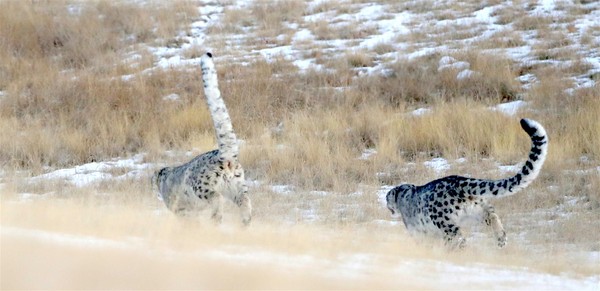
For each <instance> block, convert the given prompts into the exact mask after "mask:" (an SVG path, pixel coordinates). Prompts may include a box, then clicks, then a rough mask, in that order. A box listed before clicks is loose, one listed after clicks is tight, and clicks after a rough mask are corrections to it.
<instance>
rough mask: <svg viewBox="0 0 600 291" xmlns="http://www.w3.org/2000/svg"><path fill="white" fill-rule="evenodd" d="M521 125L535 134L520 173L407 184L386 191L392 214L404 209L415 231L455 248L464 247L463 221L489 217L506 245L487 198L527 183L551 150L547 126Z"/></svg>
mask: <svg viewBox="0 0 600 291" xmlns="http://www.w3.org/2000/svg"><path fill="white" fill-rule="evenodd" d="M521 127H522V128H523V130H525V132H527V134H528V135H529V136H530V138H531V142H532V145H531V150H530V152H529V158H528V159H527V161H526V162H525V164H524V165H523V167H522V168H521V171H519V172H518V173H517V174H516V175H514V176H512V177H509V178H505V179H500V180H483V179H474V178H467V177H461V176H448V177H444V178H441V179H438V180H434V181H431V182H429V183H427V184H425V185H422V186H415V185H411V184H403V185H400V186H397V187H395V188H393V189H392V190H390V191H389V192H388V193H387V195H386V200H387V208H388V209H389V210H390V211H391V212H392V215H397V214H398V213H400V214H401V215H402V220H403V221H404V225H405V226H406V228H407V229H408V231H409V232H410V233H411V234H414V233H421V234H427V235H433V236H438V237H443V238H444V239H445V240H446V244H447V245H448V246H449V247H451V248H456V247H458V248H463V247H464V245H465V239H464V238H463V236H462V234H461V231H460V223H461V220H463V219H464V218H466V217H473V216H474V217H476V218H479V219H482V220H483V221H485V223H486V224H487V225H488V226H491V228H492V229H493V231H494V234H495V236H496V239H497V243H498V246H499V247H503V246H504V245H506V232H505V231H504V228H503V227H502V223H501V222H500V218H498V215H497V214H496V213H495V211H494V207H493V206H491V205H490V204H489V203H488V201H487V199H488V198H490V197H500V196H507V195H512V194H515V193H517V192H518V191H519V190H521V189H523V188H525V187H527V185H529V184H530V183H531V182H532V181H533V180H534V179H535V178H536V177H537V176H538V174H539V172H540V169H541V168H542V165H543V164H544V160H545V159H546V154H547V152H548V136H547V135H546V130H545V129H544V128H543V127H542V125H540V124H539V123H537V122H536V121H533V120H530V119H521Z"/></svg>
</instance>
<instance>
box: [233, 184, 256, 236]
mask: <svg viewBox="0 0 600 291" xmlns="http://www.w3.org/2000/svg"><path fill="white" fill-rule="evenodd" d="M233 202H234V203H235V205H237V206H238V207H239V208H240V215H241V216H242V223H244V225H246V226H247V225H249V224H250V220H252V203H251V202H250V198H249V197H248V186H247V185H246V183H245V182H244V183H243V184H242V186H241V188H240V191H239V193H238V195H237V196H236V197H235V198H234V199H233Z"/></svg>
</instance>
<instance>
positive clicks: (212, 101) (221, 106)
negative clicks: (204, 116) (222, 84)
mask: <svg viewBox="0 0 600 291" xmlns="http://www.w3.org/2000/svg"><path fill="white" fill-rule="evenodd" d="M200 67H201V68H202V81H203V82H204V95H205V96H206V101H207V103H208V109H209V110H210V115H211V116H212V120H213V123H214V125H215V133H216V136H217V143H218V144H219V152H220V154H221V156H222V157H223V158H225V159H236V158H237V155H238V152H239V146H238V141H237V138H236V136H235V133H234V132H233V125H232V124H231V118H230V117H229V113H228V112H227V107H226V106H225V102H224V101H223V98H221V91H219V81H218V78H217V70H216V69H215V64H214V63H213V60H212V54H211V53H206V54H204V55H203V56H202V58H201V59H200Z"/></svg>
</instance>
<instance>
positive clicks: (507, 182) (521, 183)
mask: <svg viewBox="0 0 600 291" xmlns="http://www.w3.org/2000/svg"><path fill="white" fill-rule="evenodd" d="M521 127H522V128H523V130H525V132H527V134H528V135H529V136H530V137H531V150H530V151H529V158H528V159H527V161H526V162H525V164H524V165H523V167H522V168H521V171H519V172H518V173H517V174H516V175H514V176H512V177H509V178H505V179H500V180H477V179H468V180H467V181H465V182H463V185H461V186H463V191H464V192H466V193H469V194H471V195H482V196H506V195H512V194H515V193H517V192H519V191H520V190H521V189H523V188H525V187H527V186H528V185H529V184H530V183H531V182H533V180H535V178H536V177H537V176H538V174H539V173H540V170H541V169H542V165H543V164H544V161H545V160H546V154H547V153H548V135H547V134H546V130H545V129H544V127H543V126H542V125H541V124H539V123H537V122H536V121H534V120H531V119H521Z"/></svg>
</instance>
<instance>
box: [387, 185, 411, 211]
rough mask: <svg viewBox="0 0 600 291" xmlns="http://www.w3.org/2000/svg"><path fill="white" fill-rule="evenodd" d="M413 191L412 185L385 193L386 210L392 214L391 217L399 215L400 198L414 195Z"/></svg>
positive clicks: (401, 186)
mask: <svg viewBox="0 0 600 291" xmlns="http://www.w3.org/2000/svg"><path fill="white" fill-rule="evenodd" d="M414 191H415V186H414V185H410V184H404V185H400V186H398V187H396V188H394V189H392V190H391V191H389V192H388V193H387V195H386V197H385V198H386V201H387V208H388V209H389V210H390V211H391V212H392V215H399V214H400V213H401V209H400V208H401V205H400V203H401V199H402V197H407V196H410V195H414Z"/></svg>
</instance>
